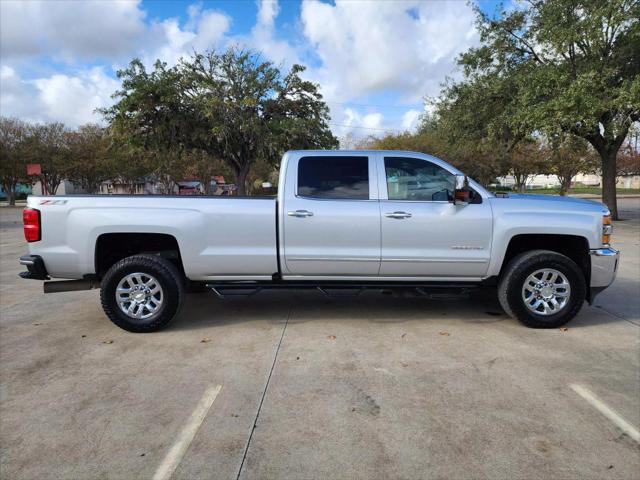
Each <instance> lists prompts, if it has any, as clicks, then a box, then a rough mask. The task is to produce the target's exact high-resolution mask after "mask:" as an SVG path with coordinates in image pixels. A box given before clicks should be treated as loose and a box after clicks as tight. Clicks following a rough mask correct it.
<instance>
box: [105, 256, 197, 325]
mask: <svg viewBox="0 0 640 480" xmlns="http://www.w3.org/2000/svg"><path fill="white" fill-rule="evenodd" d="M132 273H142V274H148V275H151V276H152V277H154V278H155V279H156V280H157V282H158V284H159V285H160V287H161V295H162V296H161V299H162V302H161V304H160V306H159V307H158V311H157V312H154V313H152V314H151V313H150V312H149V311H147V313H149V314H150V317H149V318H144V319H143V318H133V317H131V316H129V315H127V314H126V313H125V312H124V311H122V309H121V308H120V306H119V305H118V302H117V300H116V288H117V286H118V284H119V283H120V281H121V280H122V279H123V278H125V277H126V276H127V275H129V274H132ZM145 278H146V277H145ZM125 295H126V294H125ZM184 296H185V280H184V276H183V275H182V274H181V273H180V271H179V270H178V268H177V267H176V266H175V265H174V264H173V263H171V262H170V261H169V260H166V259H164V258H161V257H158V256H156V255H134V256H131V257H127V258H124V259H122V260H120V261H119V262H117V263H116V264H114V265H113V266H112V267H111V268H110V269H109V271H108V272H107V273H106V275H105V276H104V278H103V279H102V286H101V289H100V301H101V303H102V308H103V310H104V312H105V313H106V314H107V317H109V319H110V320H111V321H112V322H113V323H115V324H116V325H117V326H119V327H120V328H123V329H125V330H128V331H130V332H135V333H145V332H155V331H158V330H161V329H162V328H164V327H166V326H167V324H168V323H169V322H170V321H171V320H172V319H173V318H174V317H175V316H176V314H177V313H178V311H179V310H180V307H181V306H182V302H183V300H184Z"/></svg>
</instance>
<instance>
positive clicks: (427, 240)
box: [378, 156, 492, 279]
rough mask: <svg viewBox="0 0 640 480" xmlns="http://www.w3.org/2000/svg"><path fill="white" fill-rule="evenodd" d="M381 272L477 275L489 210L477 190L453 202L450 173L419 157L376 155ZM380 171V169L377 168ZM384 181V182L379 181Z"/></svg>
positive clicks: (484, 261) (485, 248)
mask: <svg viewBox="0 0 640 480" xmlns="http://www.w3.org/2000/svg"><path fill="white" fill-rule="evenodd" d="M379 161H380V162H383V163H382V164H380V168H379V170H378V171H379V172H380V175H384V179H385V180H386V181H385V182H384V183H383V182H380V188H381V189H382V188H384V191H381V192H380V197H381V200H380V214H381V222H382V223H381V229H382V262H381V266H380V275H381V276H382V277H397V276H402V277H407V276H408V277H436V278H448V277H451V278H452V279H454V278H455V277H458V278H460V277H482V276H484V275H485V273H486V271H487V268H488V265H489V257H490V250H491V235H492V212H491V206H490V205H489V203H488V202H486V201H485V202H482V198H481V197H480V195H478V194H476V195H475V196H474V201H473V202H472V203H469V204H467V205H454V204H453V203H452V202H451V200H452V199H453V192H454V187H455V176H454V175H453V174H452V173H450V172H449V171H448V170H445V169H444V168H442V167H441V166H439V165H437V164H435V163H433V162H430V161H428V160H424V159H421V158H407V157H391V156H388V157H384V158H380V159H379ZM383 172H384V173H383ZM383 185H384V187H383Z"/></svg>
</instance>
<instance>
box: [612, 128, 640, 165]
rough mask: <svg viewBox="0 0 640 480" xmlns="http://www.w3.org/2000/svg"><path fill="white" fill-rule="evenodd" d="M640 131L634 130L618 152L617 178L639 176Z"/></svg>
mask: <svg viewBox="0 0 640 480" xmlns="http://www.w3.org/2000/svg"><path fill="white" fill-rule="evenodd" d="M639 140H640V129H634V131H633V132H632V133H631V134H630V135H629V139H628V141H627V143H626V145H623V147H622V148H621V149H620V151H619V152H618V162H617V171H616V174H617V177H624V176H632V175H640V149H639V148H638V147H639V146H640V145H639V143H638V141H639Z"/></svg>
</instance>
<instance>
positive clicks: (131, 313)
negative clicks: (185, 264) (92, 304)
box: [116, 272, 164, 320]
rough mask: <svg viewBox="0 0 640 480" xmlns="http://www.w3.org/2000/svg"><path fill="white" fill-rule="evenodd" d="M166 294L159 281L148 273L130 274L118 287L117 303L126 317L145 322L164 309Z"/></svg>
mask: <svg viewBox="0 0 640 480" xmlns="http://www.w3.org/2000/svg"><path fill="white" fill-rule="evenodd" d="M163 299H164V293H163V291H162V287H161V286H160V283H159V282H158V280H156V279H155V278H154V277H152V276H151V275H149V274H148V273H140V272H136V273H130V274H129V275H127V276H125V277H123V278H122V280H120V282H119V283H118V286H117V287H116V302H117V303H118V306H119V307H120V310H122V311H123V312H124V313H125V315H127V316H128V317H131V318H136V319H140V320H145V319H147V318H151V317H153V316H154V315H156V314H157V313H158V312H159V311H160V307H162V302H163Z"/></svg>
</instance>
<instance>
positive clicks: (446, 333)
mask: <svg viewBox="0 0 640 480" xmlns="http://www.w3.org/2000/svg"><path fill="white" fill-rule="evenodd" d="M439 333H440V335H442V336H443V337H448V336H449V332H439Z"/></svg>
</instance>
